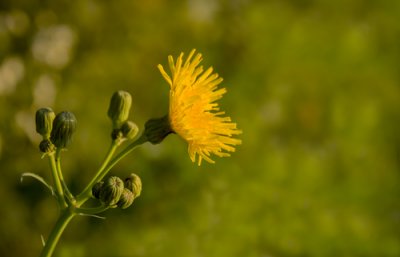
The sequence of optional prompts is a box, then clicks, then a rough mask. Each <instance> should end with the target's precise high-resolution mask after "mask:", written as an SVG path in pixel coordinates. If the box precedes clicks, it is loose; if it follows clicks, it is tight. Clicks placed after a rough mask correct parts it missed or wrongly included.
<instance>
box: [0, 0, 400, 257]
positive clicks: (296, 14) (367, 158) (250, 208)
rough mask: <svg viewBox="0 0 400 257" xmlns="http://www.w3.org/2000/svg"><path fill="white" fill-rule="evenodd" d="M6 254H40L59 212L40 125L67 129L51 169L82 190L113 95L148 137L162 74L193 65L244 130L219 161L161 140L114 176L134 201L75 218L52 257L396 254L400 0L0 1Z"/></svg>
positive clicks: (106, 130) (2, 247)
mask: <svg viewBox="0 0 400 257" xmlns="http://www.w3.org/2000/svg"><path fill="white" fill-rule="evenodd" d="M0 6H1V9H0V117H1V118H0V126H1V127H0V128H1V132H0V169H1V170H0V172H1V176H0V201H1V207H0V256H12V257H14V256H15V257H19V256H21V257H22V256H38V255H39V252H40V249H41V239H40V236H41V235H43V236H44V237H47V235H48V233H49V231H50V229H51V227H52V225H53V224H54V221H55V219H56V217H57V206H56V203H55V201H54V199H52V198H51V197H50V195H49V194H48V192H47V191H46V189H44V188H43V187H42V186H41V185H40V184H38V183H37V182H36V181H33V180H32V179H29V178H27V179H26V180H24V181H23V183H20V174H21V173H22V172H35V173H38V174H39V175H41V176H43V177H45V178H46V179H50V173H49V169H48V167H47V161H46V160H41V159H40V157H41V154H40V153H39V151H38V148H37V145H38V143H39V140H40V138H39V137H38V136H37V135H36V133H35V127H34V113H35V111H36V109H37V108H39V107H43V106H50V107H52V108H53V109H54V110H56V111H57V112H59V111H62V110H69V111H72V112H74V113H75V115H76V117H77V119H78V130H77V132H76V135H75V137H74V142H73V144H72V145H71V146H70V148H69V149H68V151H67V152H65V153H64V154H63V169H64V172H65V177H66V179H67V181H68V183H69V184H70V185H71V188H72V191H73V192H75V193H77V192H79V191H80V190H81V189H82V188H83V187H84V185H85V183H86V182H88V180H89V179H90V175H91V174H92V173H93V172H94V170H95V169H96V168H97V167H98V165H99V163H100V161H101V159H102V158H103V155H104V154H105V152H106V149H107V147H108V145H109V134H110V121H109V120H108V118H107V116H106V110H107V105H108V101H109V98H110V96H111V94H112V93H113V92H114V91H115V90H117V89H124V90H127V91H129V92H130V93H131V94H132V95H133V99H134V103H133V112H132V114H131V118H132V119H133V120H134V121H135V122H137V124H139V125H140V127H142V126H143V124H144V122H145V121H146V120H147V119H149V118H153V117H160V116H162V115H164V114H165V113H166V112H167V108H168V89H169V88H168V85H167V84H166V82H165V81H164V80H163V78H162V76H161V75H160V74H159V72H158V70H157V68H156V65H157V64H159V63H161V64H163V65H166V63H167V56H168V55H169V54H173V55H174V56H176V55H178V54H179V53H180V52H181V51H184V52H186V53H187V52H189V51H190V50H191V49H192V48H196V49H198V51H199V52H201V53H203V55H204V61H203V65H205V66H213V67H214V68H215V70H216V71H217V72H218V73H219V74H220V75H221V76H222V77H223V78H224V82H223V86H225V87H226V88H227V89H228V93H227V94H226V95H225V97H224V98H223V99H222V100H221V106H222V108H223V109H224V110H226V111H227V114H228V115H229V116H231V117H232V118H233V120H234V121H235V122H237V123H238V126H239V128H241V129H242V130H243V131H244V133H243V135H241V136H240V138H241V139H242V140H243V144H242V145H241V146H239V147H238V148H237V151H236V153H234V154H233V156H232V157H231V158H225V159H217V160H216V161H217V163H216V164H215V165H211V164H207V163H204V164H203V165H202V166H201V167H197V165H195V164H193V163H191V161H190V159H189V157H188V155H187V145H186V143H185V142H184V141H183V140H181V139H180V138H178V137H177V136H169V137H168V138H167V139H166V140H165V141H164V142H163V143H162V144H161V145H157V146H151V145H145V146H143V147H142V148H140V149H139V150H136V151H135V152H134V153H133V154H131V155H130V156H129V158H126V159H124V160H123V161H122V162H121V163H120V164H119V165H117V166H116V167H115V168H114V169H113V171H112V174H114V175H118V176H121V177H124V176H126V175H127V174H129V173H131V172H136V173H137V174H139V175H140V176H141V178H142V181H143V192H142V196H141V197H140V198H138V199H137V200H136V201H135V204H134V205H133V206H132V207H130V208H129V209H128V210H125V211H121V210H112V211H109V212H106V213H105V216H106V217H107V219H106V220H104V221H103V220H98V219H93V218H88V217H78V218H76V219H74V220H73V221H72V223H71V224H70V226H69V227H68V228H67V230H66V232H65V234H64V235H63V237H62V240H61V242H60V243H59V245H58V247H57V249H56V253H55V256H58V257H67V256H74V257H81V256H82V257H83V256H97V257H105V256H116V257H131V256H132V257H134V256H146V257H150V256H196V257H200V256H207V257H221V256H230V257H232V256H238V257H242V256H246V257H275V256H400V201H399V200H400V132H399V131H400V22H399V17H400V1H397V0H381V1H372V0H370V1H367V0H365V1H363V0H346V1H345V0H338V1H327V0H298V1H296V0H281V1H279V0H265V1H262V0H258V1H256V0H187V1H177V0H175V1H167V0H152V1H133V0H116V1H105V0H80V1H68V0H59V1H51V0H45V1H42V0H1V2H0Z"/></svg>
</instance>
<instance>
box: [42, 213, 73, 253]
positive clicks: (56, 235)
mask: <svg viewBox="0 0 400 257" xmlns="http://www.w3.org/2000/svg"><path fill="white" fill-rule="evenodd" d="M74 216H75V214H74V213H72V212H71V211H70V210H69V209H65V210H63V211H62V212H61V214H60V217H59V218H58V220H57V223H56V224H55V225H54V227H53V230H52V231H51V233H50V235H49V238H48V239H47V241H46V243H45V245H44V247H43V250H42V252H41V254H40V257H51V255H52V254H53V252H54V249H55V247H56V245H57V243H58V240H59V239H60V237H61V234H62V233H63V231H64V229H65V228H66V227H67V225H68V223H69V222H70V221H71V219H72V218H73V217H74Z"/></svg>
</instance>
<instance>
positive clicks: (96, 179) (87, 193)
mask: <svg viewBox="0 0 400 257" xmlns="http://www.w3.org/2000/svg"><path fill="white" fill-rule="evenodd" d="M117 147H118V142H117V141H116V140H113V141H112V142H111V145H110V148H109V149H108V152H107V154H106V157H105V158H104V160H103V163H102V164H101V166H100V168H99V170H98V171H97V173H96V175H94V176H93V178H92V180H91V181H90V182H89V184H87V186H86V187H85V189H84V190H83V191H82V192H81V193H80V194H79V195H78V196H77V206H81V205H82V204H83V203H84V202H86V200H87V199H89V197H90V194H91V192H92V187H93V186H94V185H95V184H96V183H97V182H99V181H100V180H101V179H102V178H103V177H102V172H103V170H104V169H105V167H106V166H107V164H108V162H109V161H110V160H111V158H112V156H113V155H114V153H115V150H116V149H117Z"/></svg>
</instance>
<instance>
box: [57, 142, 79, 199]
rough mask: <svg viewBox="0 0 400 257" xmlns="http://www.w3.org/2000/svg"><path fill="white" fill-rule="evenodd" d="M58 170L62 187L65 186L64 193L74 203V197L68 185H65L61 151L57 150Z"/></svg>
mask: <svg viewBox="0 0 400 257" xmlns="http://www.w3.org/2000/svg"><path fill="white" fill-rule="evenodd" d="M55 158H56V168H57V174H58V178H59V179H60V182H61V185H62V186H63V189H64V193H65V195H66V196H67V198H68V200H69V201H70V202H71V201H74V196H73V195H72V194H71V192H70V191H69V189H68V186H67V184H66V183H65V180H64V176H63V173H62V170H61V149H57V150H56V157H55Z"/></svg>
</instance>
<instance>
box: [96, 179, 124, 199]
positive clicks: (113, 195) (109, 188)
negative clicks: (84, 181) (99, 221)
mask: <svg viewBox="0 0 400 257" xmlns="http://www.w3.org/2000/svg"><path fill="white" fill-rule="evenodd" d="M123 191H124V182H123V181H122V180H121V179H120V178H119V177H109V178H108V179H107V180H106V182H105V183H104V185H103V186H102V188H101V190H100V194H99V197H100V201H101V202H103V203H104V204H105V205H107V206H112V205H115V204H117V202H118V201H119V198H120V197H121V194H122V192H123Z"/></svg>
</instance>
